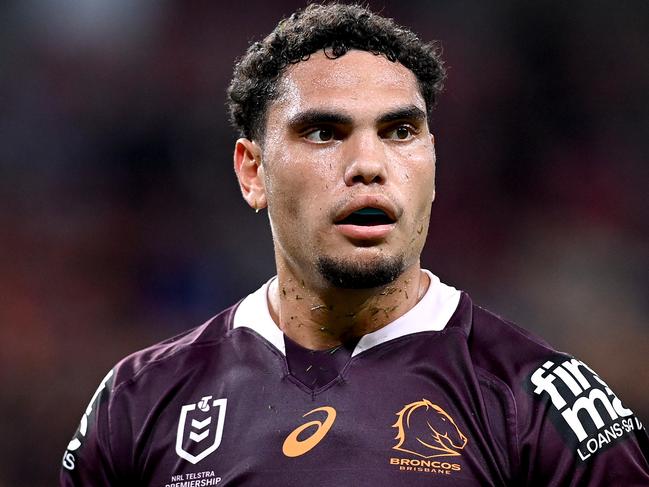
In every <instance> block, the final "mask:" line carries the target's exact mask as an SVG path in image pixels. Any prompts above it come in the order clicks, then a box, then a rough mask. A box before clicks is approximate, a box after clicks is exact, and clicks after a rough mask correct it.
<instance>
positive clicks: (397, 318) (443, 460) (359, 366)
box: [61, 5, 649, 486]
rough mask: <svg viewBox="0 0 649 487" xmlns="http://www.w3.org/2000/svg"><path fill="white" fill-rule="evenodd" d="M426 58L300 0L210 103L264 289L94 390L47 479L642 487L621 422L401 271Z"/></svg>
mask: <svg viewBox="0 0 649 487" xmlns="http://www.w3.org/2000/svg"><path fill="white" fill-rule="evenodd" d="M443 78H444V70H443V67H442V63H441V61H440V59H439V55H438V50H437V49H436V48H435V46H434V45H431V44H424V43H422V42H421V41H420V40H419V39H418V38H417V37H416V36H415V35H414V34H413V33H412V32H410V31H408V30H406V29H403V28H401V27H398V26H396V25H395V24H394V23H393V22H392V21H391V20H388V19H385V18H382V17H379V16H376V15H374V14H372V13H370V12H369V11H367V10H366V9H364V8H361V7H358V6H344V5H329V6H320V5H310V6H308V7H307V8H305V9H304V10H303V11H301V12H297V13H295V14H293V15H292V16H291V17H290V18H288V19H287V20H284V21H283V22H281V23H280V24H279V25H278V26H277V28H276V29H275V31H274V32H273V33H272V34H270V35H269V36H268V37H267V38H266V39H264V40H263V41H262V42H259V43H256V44H254V45H252V46H251V47H250V49H249V50H248V52H247V53H246V55H245V56H244V57H243V58H242V59H241V61H240V62H239V63H238V65H237V66H236V68H235V73H234V77H233V80H232V83H231V86H230V90H229V97H230V107H231V112H232V118H233V120H234V123H235V124H236V126H237V128H238V129H239V130H240V131H241V134H242V138H240V139H239V140H238V141H237V142H236V145H235V151H234V166H235V171H236V174H237V177H238V180H239V184H240V187H241V191H242V194H243V197H244V198H245V200H246V201H247V202H248V204H249V205H250V206H251V207H252V208H254V209H255V210H260V209H262V208H267V210H268V214H269V219H270V223H271V228H272V233H273V239H274V245H275V258H276V265H277V277H276V278H273V279H271V280H270V281H269V282H267V283H266V284H264V285H263V286H262V287H261V288H260V289H259V290H258V291H257V292H255V293H253V294H251V295H249V296H248V297H246V298H245V299H244V300H242V301H241V302H240V303H238V304H237V305H235V306H233V307H232V308H229V309H227V310H225V311H224V312H222V313H221V314H219V315H217V316H216V317H215V318H213V319H211V320H210V321H208V322H207V323H206V324H204V325H203V326H201V327H198V328H196V329H194V330H191V331H189V332H187V333H185V334H183V335H181V336H178V337H175V338H172V339H170V340H168V341H166V342H163V343H160V344H158V345H155V346H153V347H151V348H149V349H146V350H143V351H141V352H138V353H135V354H134V355H132V356H130V357H128V358H126V359H125V360H123V361H122V362H120V363H119V364H118V365H117V366H116V367H115V368H114V369H113V370H112V371H110V372H109V374H108V375H107V376H106V378H105V379H104V381H102V383H101V385H100V387H99V389H98V391H97V393H96V394H95V395H94V397H93V398H92V400H91V401H90V404H89V406H88V408H87V409H86V411H85V414H84V415H83V418H82V421H81V425H80V427H79V430H78V432H77V433H76V434H75V436H74V438H73V439H72V441H71V442H70V444H69V445H68V449H67V451H66V453H65V455H64V457H63V468H62V473H61V481H62V484H63V485H93V486H95V485H155V486H203V485H251V486H254V485H273V486H304V485H341V486H348V485H354V484H356V485H368V486H393V485H409V486H419V485H421V486H424V485H458V486H459V485H466V486H485V485H542V486H547V485H584V486H586V485H587V486H613V485H625V486H629V485H649V463H648V458H649V439H648V437H647V434H646V432H645V431H644V429H643V427H642V425H641V423H640V420H639V419H638V418H636V417H635V416H634V415H633V413H632V412H631V411H630V410H629V409H627V408H626V407H625V406H624V405H623V404H622V402H621V401H620V400H619V399H618V398H617V396H616V395H615V394H614V393H613V392H612V391H611V390H610V389H609V388H608V387H607V385H606V384H605V383H604V382H603V381H602V380H601V379H600V378H599V376H598V375H597V374H596V373H595V372H593V371H592V370H591V369H590V368H588V366H586V365H585V364H583V363H582V362H580V361H578V360H576V359H574V358H572V357H569V356H566V355H563V354H560V353H558V352H556V351H554V350H553V349H551V348H550V347H549V346H548V345H547V344H545V343H544V342H543V341H541V340H540V339H538V338H535V337H533V336H531V335H530V334H529V333H527V332H525V331H523V330H521V329H520V328H518V327H516V326H515V325H513V324H511V323H508V322H506V321H503V320H502V319H500V318H498V317H496V316H494V315H492V314H490V313H488V312H486V311H484V310H483V309H481V308H479V307H477V306H475V305H474V304H473V303H472V301H471V299H470V298H469V297H468V295H466V294H464V293H461V292H459V291H457V290H456V289H454V288H452V287H450V286H447V285H445V284H442V283H441V282H440V281H439V279H438V278H437V277H435V276H434V275H433V274H432V273H430V272H428V271H425V270H422V269H421V268H420V260H419V257H420V254H421V251H422V248H423V245H424V242H425V239H426V234H427V230H428V221H429V215H430V210H431V204H432V202H433V199H434V196H435V190H434V182H435V151H434V139H433V136H432V135H431V134H430V132H429V128H428V124H427V113H428V112H429V111H430V110H431V109H432V107H433V105H434V102H435V97H436V94H437V93H438V92H439V90H440V88H441V83H442V80H443Z"/></svg>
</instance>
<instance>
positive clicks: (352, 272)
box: [316, 255, 405, 289]
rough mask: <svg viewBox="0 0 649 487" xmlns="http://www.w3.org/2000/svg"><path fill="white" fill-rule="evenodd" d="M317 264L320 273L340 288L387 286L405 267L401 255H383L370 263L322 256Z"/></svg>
mask: <svg viewBox="0 0 649 487" xmlns="http://www.w3.org/2000/svg"><path fill="white" fill-rule="evenodd" d="M316 266H317V269H318V272H319V273H320V275H321V276H322V277H324V279H325V280H326V281H327V282H329V283H330V284H331V285H332V286H334V287H336V288H339V289H373V288H377V287H382V286H386V285H388V284H390V283H391V282H393V281H394V280H395V279H396V278H397V277H399V276H400V275H401V274H402V273H403V271H404V267H405V266H404V258H403V256H401V255H397V256H392V257H383V258H380V259H376V260H373V261H372V262H369V263H362V262H358V261H351V260H344V259H334V258H332V257H329V256H320V257H318V259H317V261H316Z"/></svg>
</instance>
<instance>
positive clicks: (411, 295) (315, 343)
mask: <svg viewBox="0 0 649 487" xmlns="http://www.w3.org/2000/svg"><path fill="white" fill-rule="evenodd" d="M429 283H430V279H429V278H428V276H427V275H426V274H425V273H424V272H422V271H421V269H420V267H419V263H418V262H417V264H416V265H413V266H411V267H409V268H408V269H406V271H404V272H403V273H402V274H401V275H400V276H399V277H398V278H397V279H395V280H394V281H393V282H391V283H390V284H387V285H385V286H381V287H377V288H372V289H340V288H335V287H331V286H325V287H317V286H314V285H310V283H309V282H308V281H307V280H305V279H300V278H298V277H297V276H296V275H294V274H293V273H292V272H290V270H289V269H286V268H278V272H277V279H276V280H274V281H273V282H272V284H271V286H270V288H269V291H268V302H269V309H270V313H271V316H272V318H273V320H274V321H275V323H276V324H277V325H278V326H279V328H280V329H281V330H282V331H283V332H284V334H286V335H287V336H288V337H289V338H290V339H291V340H293V341H294V342H296V343H298V344H299V345H301V346H303V347H305V348H309V349H311V350H325V349H328V348H332V347H335V346H338V345H341V344H343V343H345V342H348V341H350V340H354V339H358V338H360V337H362V336H363V335H366V334H368V333H371V332H373V331H376V330H379V329H381V328H383V327H384V326H385V325H387V324H388V323H391V322H392V321H394V320H396V319H397V318H399V317H400V316H402V315H404V314H405V313H407V312H408V311H409V310H410V309H411V308H412V307H413V306H414V305H415V304H417V303H418V302H419V300H420V299H421V298H422V297H423V295H424V294H425V293H426V290H427V289H428V285H429Z"/></svg>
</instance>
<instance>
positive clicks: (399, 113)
mask: <svg viewBox="0 0 649 487" xmlns="http://www.w3.org/2000/svg"><path fill="white" fill-rule="evenodd" d="M398 120H411V121H413V122H422V121H424V120H426V112H424V111H423V110H422V109H421V108H418V107H416V106H415V105H407V106H404V107H399V108H396V109H394V110H391V111H389V112H387V113H384V114H383V115H381V116H380V117H378V118H377V120H376V122H377V123H378V124H380V125H384V124H386V123H390V122H396V121H398ZM353 123H354V120H353V118H352V117H350V116H349V115H346V114H344V113H340V112H335V111H330V110H318V109H313V110H306V111H304V112H300V113H297V114H296V115H295V116H293V117H291V118H290V119H289V121H288V126H289V127H291V128H293V129H300V128H302V127H306V126H310V125H322V124H334V125H353Z"/></svg>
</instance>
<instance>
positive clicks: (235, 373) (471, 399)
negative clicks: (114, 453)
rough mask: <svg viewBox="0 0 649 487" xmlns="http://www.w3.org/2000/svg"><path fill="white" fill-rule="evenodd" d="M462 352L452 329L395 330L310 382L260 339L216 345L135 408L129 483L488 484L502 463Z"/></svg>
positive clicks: (499, 473) (493, 481)
mask: <svg viewBox="0 0 649 487" xmlns="http://www.w3.org/2000/svg"><path fill="white" fill-rule="evenodd" d="M466 353H467V352H466V349H465V347H463V346H462V343H461V341H459V340H457V339H456V338H454V337H450V338H443V337H440V339H438V340H428V341H425V342H424V341H421V340H417V338H413V337H410V338H403V339H400V340H397V341H395V343H391V344H385V345H382V346H381V347H377V349H375V350H372V351H370V352H367V353H365V354H363V355H361V356H358V357H354V358H353V359H351V360H350V361H349V362H348V363H347V364H346V365H345V366H344V367H343V370H342V371H341V373H340V375H339V376H338V377H337V378H336V379H335V380H333V381H332V382H331V383H329V384H327V385H326V386H324V387H322V388H320V389H316V390H310V389H308V388H306V387H305V386H304V385H303V384H301V383H300V382H299V381H298V380H296V379H295V378H294V377H293V376H292V375H291V374H290V373H289V370H288V366H287V363H286V360H285V358H284V357H282V356H281V355H278V354H276V353H273V351H272V350H271V349H269V348H267V347H261V348H260V347H258V346H254V345H251V344H235V346H233V347H230V348H228V347H223V348H222V350H220V353H219V354H215V355H214V356H212V357H210V359H208V360H202V364H201V366H200V367H197V368H196V369H195V370H192V372H191V373H190V374H185V375H183V374H182V372H181V376H182V377H179V378H176V379H174V378H168V379H167V390H166V392H164V393H162V394H161V393H160V392H158V393H157V394H158V395H161V396H162V397H163V398H164V399H159V398H157V397H156V393H153V394H152V396H151V397H150V398H149V401H148V402H149V403H150V404H151V409H150V411H144V410H141V411H138V414H136V415H134V417H133V423H132V429H133V435H134V441H135V443H136V447H135V451H136V452H137V455H136V459H135V461H136V463H137V470H138V472H139V474H138V476H139V481H140V482H141V483H146V484H147V485H156V486H157V485H160V486H166V485H170V486H171V485H175V484H177V485H179V486H180V485H182V486H185V485H186V486H199V485H220V486H223V485H287V486H288V485H309V484H311V485H331V484H333V483H334V482H335V483H337V484H340V485H351V484H352V482H354V483H356V484H358V485H373V486H375V485H379V486H380V485H413V486H418V485H498V484H499V483H500V482H501V480H502V478H503V476H504V475H505V473H504V472H503V471H502V470H503V469H504V466H503V465H499V462H498V461H497V458H499V457H500V455H499V454H498V453H499V452H497V451H496V449H497V447H496V446H495V444H494V442H493V441H492V438H491V437H492V436H493V435H494V433H493V432H492V431H491V429H492V425H491V424H490V422H489V421H488V419H487V418H486V415H485V413H484V411H485V404H484V399H483V396H482V394H481V391H480V387H479V384H478V382H477V380H476V376H475V373H474V371H473V370H472V368H471V366H470V361H469V360H468V357H467V356H466ZM194 362H195V359H194V360H192V361H191V362H189V363H194ZM307 366H308V365H307ZM499 414H503V415H504V414H506V411H502V412H500V413H499ZM219 478H220V479H221V480H218V479H219ZM183 482H190V483H186V484H184V483H183ZM191 482H195V483H193V484H192V483H191Z"/></svg>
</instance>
